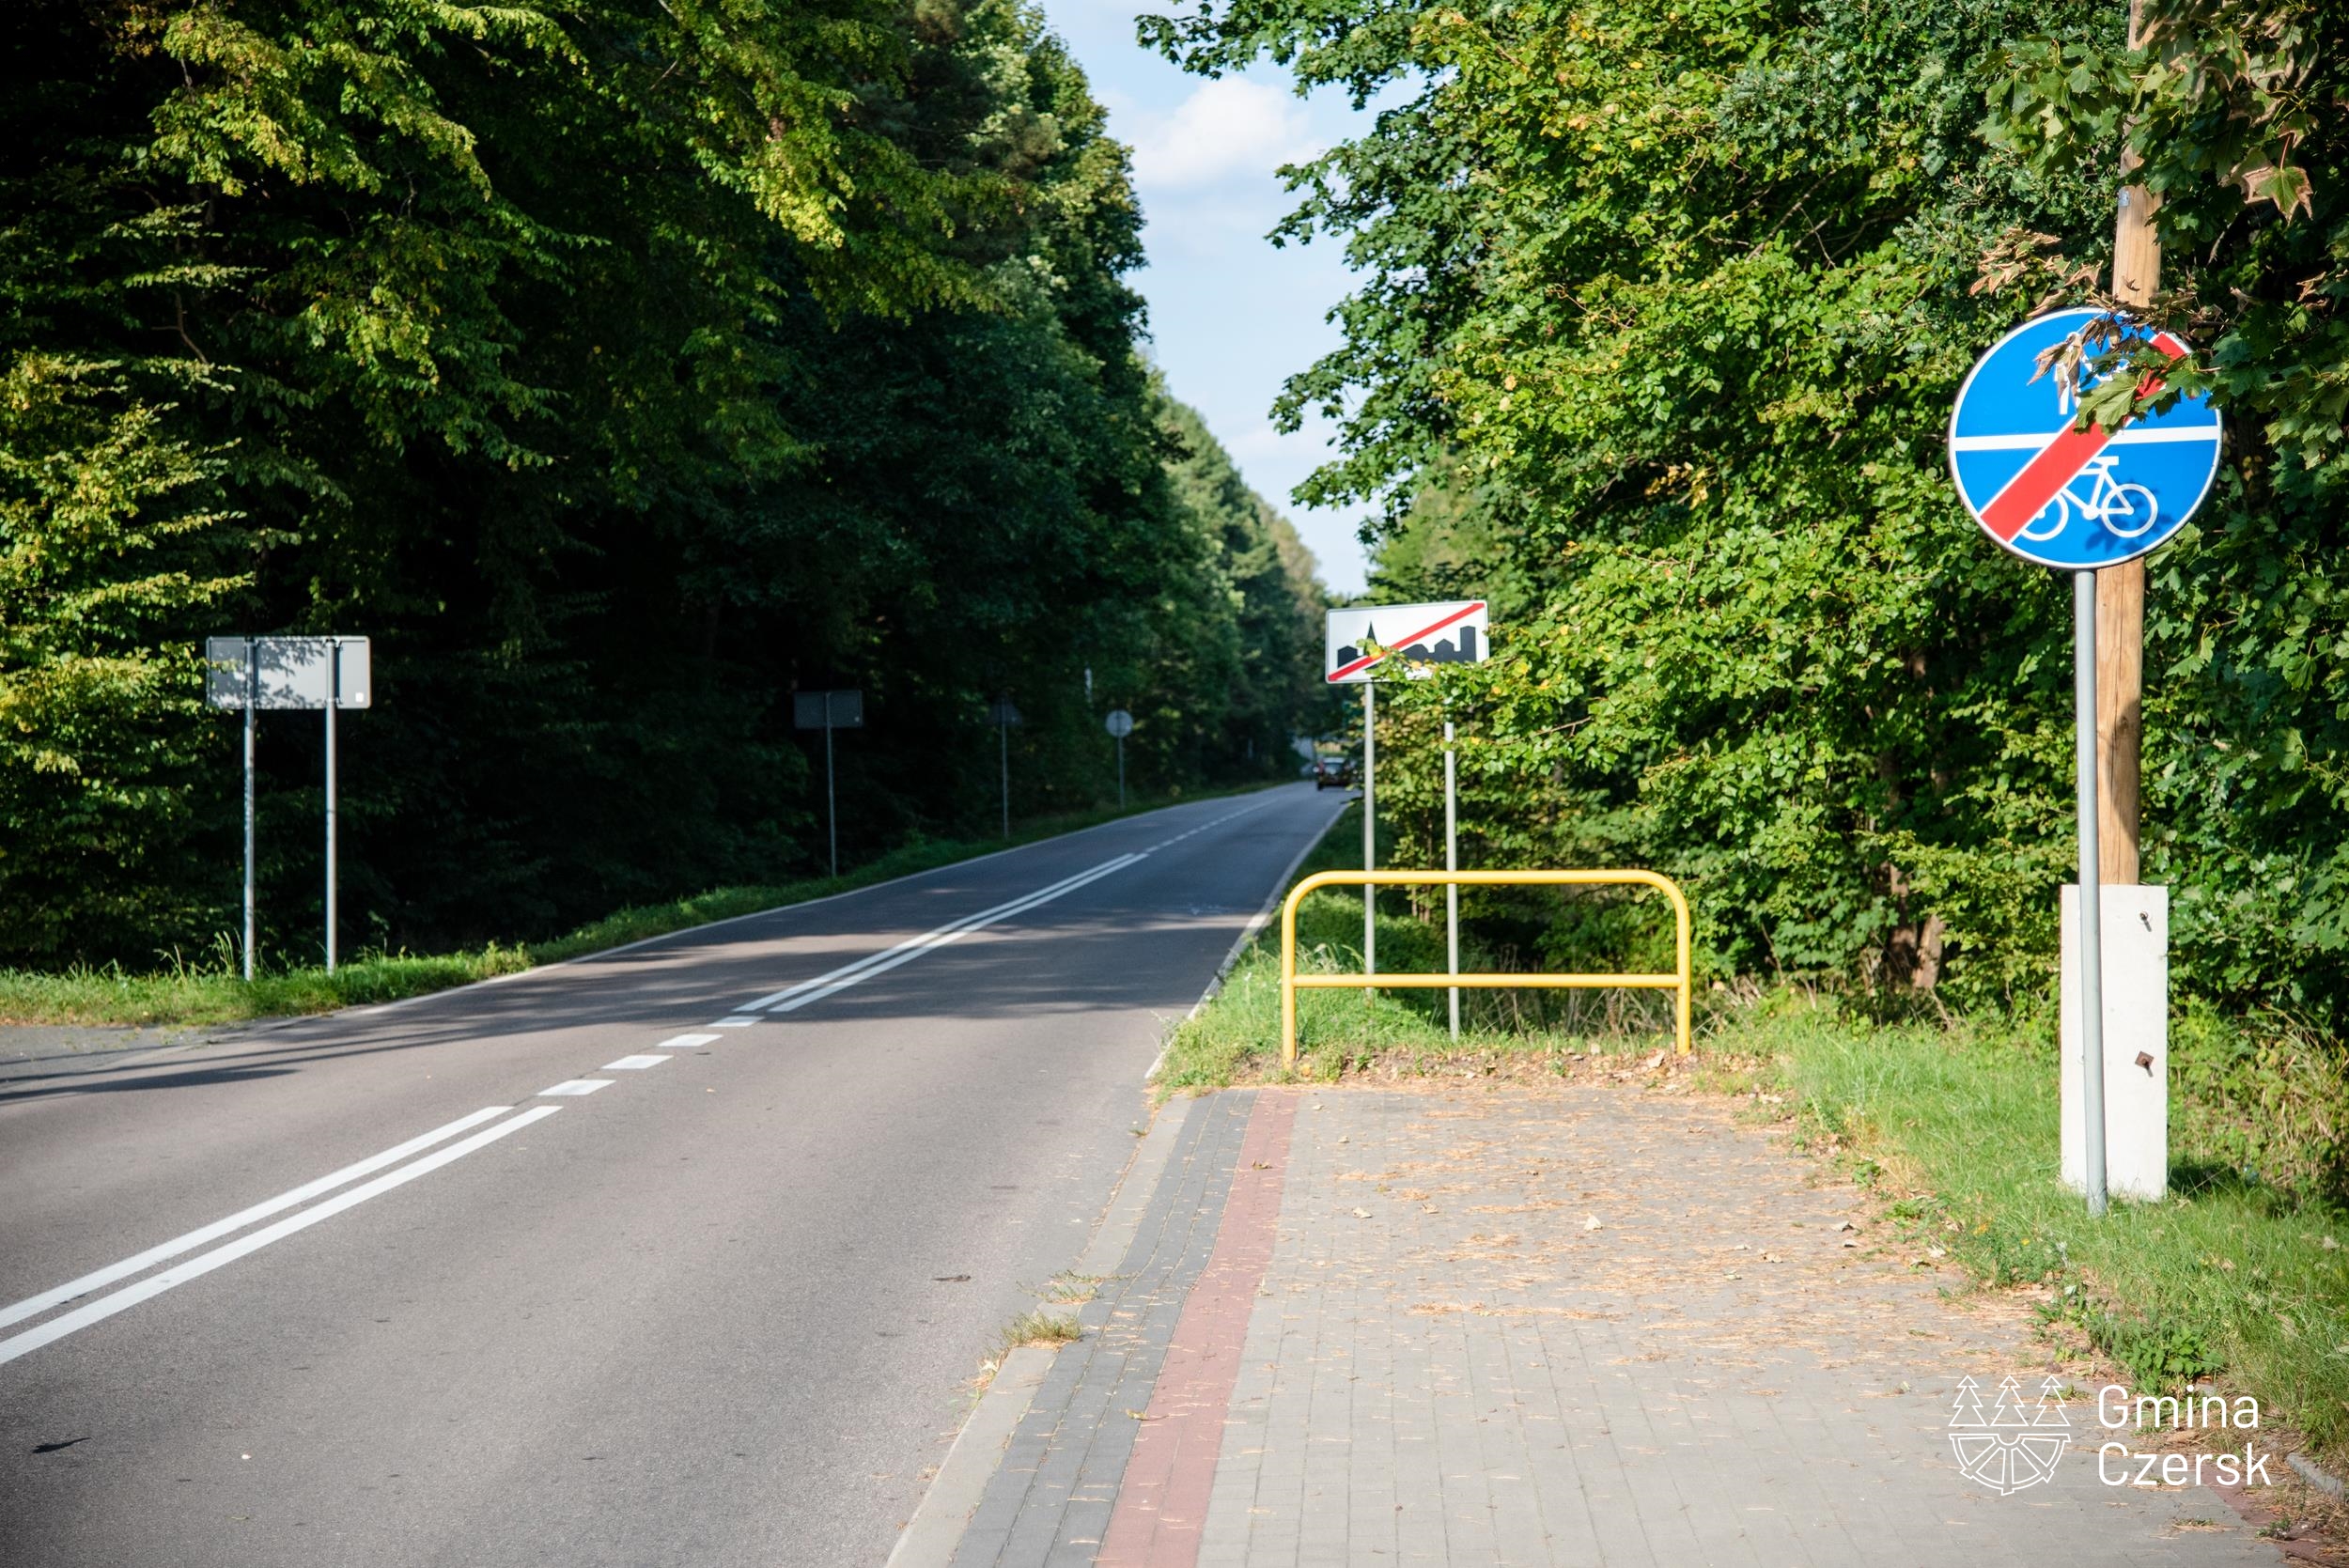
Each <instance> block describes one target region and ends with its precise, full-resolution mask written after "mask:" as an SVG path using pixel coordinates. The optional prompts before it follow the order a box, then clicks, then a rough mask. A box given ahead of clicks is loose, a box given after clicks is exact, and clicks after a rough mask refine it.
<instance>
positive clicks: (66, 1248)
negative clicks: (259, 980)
mask: <svg viewBox="0 0 2349 1568" xmlns="http://www.w3.org/2000/svg"><path fill="white" fill-rule="evenodd" d="M1339 804H1340V801H1339V800H1338V798H1337V797H1335V796H1333V795H1320V796H1316V794H1315V791H1314V790H1313V789H1311V788H1310V787H1307V786H1289V787H1284V788H1281V789H1277V790H1272V791H1268V792H1266V793H1264V794H1261V795H1253V796H1246V797H1240V798H1237V799H1228V800H1209V801H1201V802H1198V803H1196V804H1192V805H1186V806H1178V807H1175V808H1173V809H1170V810H1167V811H1161V812H1156V813H1152V814H1150V815H1144V816H1138V817H1132V818H1128V819H1127V820H1125V821H1122V822H1116V823H1112V824H1110V825H1108V826H1106V827H1101V828H1097V829H1093V830H1090V831H1085V832H1081V833H1074V834H1070V835H1068V836H1066V837H1064V838H1059V839H1053V840H1050V841H1048V842H1046V843H1042V844H1038V845H1034V846H1028V847H1026V848H1022V849H1019V850H1014V851H1011V852H1009V853H1007V854H1003V855H1000V856H995V857H991V858H989V859H987V860H984V861H977V862H966V863H965V864H963V865H960V866H954V867H948V868H946V869H944V870H942V871H939V872H933V873H929V874H927V875H925V876H922V877H913V878H909V879H907V880H904V881H900V882H895V883H891V884H888V885H886V886H883V887H879V888H874V889H869V890H866V891H864V892H863V893H851V894H848V895H846V896H844V897H840V898H836V899H832V900H828V901H825V902H822V903H818V904H812V905H801V906H799V907H797V908H791V909H786V910H783V911H779V912H776V913H773V914H770V915H761V916H755V917H753V918H751V919H748V920H744V921H739V922H734V923H729V924H724V925H721V926H717V927H711V928H707V929H704V930H702V931H699V932H692V933H683V934H680V935H679V936H677V937H674V938H667V939H661V940H659V941H657V942H654V943H650V944H646V945H642V946H638V947H635V948H632V949H629V950H625V951H622V952H619V953H615V954H614V955H606V956H602V957H599V958H595V959H590V960H586V961H583V962H580V963H576V964H571V965H568V966H564V967H560V968H556V969H552V970H540V971H537V972H535V973H532V974H529V975H524V976H521V977H519V978H517V979H514V980H512V981H510V982H506V983H502V984H497V985H492V986H476V987H474V988H471V989H467V990H464V991H458V992H449V993H443V995H440V996H437V997H432V998H427V999H424V1000H421V1001H414V1002H411V1003H407V1004H403V1005H399V1006H395V1007H391V1008H382V1009H374V1010H369V1011H360V1012H352V1013H348V1014H344V1015H340V1016H337V1017H330V1018H324V1019H319V1020H315V1021H310V1022H305V1023H302V1024H298V1025H292V1026H288V1027H285V1028H282V1029H278V1030H274V1031H271V1032H266V1033H260V1034H257V1035H253V1036H249V1037H246V1038H244V1039H241V1040H236V1041H229V1042H223V1043H217V1044H213V1045H209V1046H202V1047H198V1048H193V1049H181V1050H174V1051H170V1052H163V1053H157V1054H152V1055H132V1056H131V1057H130V1058H128V1059H127V1060H125V1061H124V1062H123V1063H120V1064H118V1065H113V1066H108V1067H105V1068H103V1069H101V1070H96V1071H79V1072H59V1073H55V1074H52V1075H42V1074H39V1073H36V1074H33V1075H30V1076H27V1077H23V1078H16V1079H10V1080H8V1081H7V1082H4V1083H0V1195H4V1196H0V1304H7V1303H15V1304H16V1305H15V1306H7V1305H0V1562H5V1563H6V1564H8V1565H9V1568H34V1565H38V1568H53V1565H54V1568H72V1565H81V1564H90V1565H104V1568H144V1565H149V1564H153V1565H169V1568H201V1565H210V1564H223V1565H230V1564H233V1565H236V1568H262V1565H269V1564H286V1565H288V1568H320V1565H327V1564H367V1565H376V1564H403V1565H404V1564H465V1565H469V1568H470V1565H481V1564H507V1563H549V1564H564V1565H567V1568H568V1565H587V1564H606V1563H609V1564H629V1565H642V1564H656V1563H657V1564H671V1563H675V1564H695V1565H720V1564H736V1563H741V1564H751V1563H755V1564H759V1565H761V1568H772V1565H775V1564H809V1565H816V1568H842V1565H846V1564H857V1563H878V1562H879V1561H880V1560H882V1559H883V1558H884V1557H885V1556H886V1555H887V1553H888V1551H889V1548H890V1546H891V1545H892V1543H893V1542H894V1538H895V1534H896V1530H897V1528H898V1526H899V1525H900V1524H901V1523H902V1521H903V1520H904V1519H905V1518H906V1517H907V1516H908V1515H909V1514H910V1513H911V1512H912V1509H913V1506H914V1504H915V1502H916V1501H917V1500H918V1499H919V1498H920V1495H921V1491H922V1487H923V1484H924V1479H925V1472H926V1467H930V1466H934V1465H935V1464H936V1463H937V1462H938V1461H939V1459H940V1458H941V1457H942V1455H943V1453H944V1451H945V1446H946V1444H947V1442H948V1441H949V1440H950V1439H951V1437H952V1436H953V1433H954V1430H955V1429H956V1427H957V1425H958V1423H959V1421H960V1420H961V1417H962V1414H963V1412H964V1410H965V1408H966V1398H967V1396H966V1395H965V1393H964V1392H963V1389H964V1386H965V1385H966V1384H967V1382H968V1380H969V1379H970V1378H971V1376H972V1374H973V1372H974V1371H975V1370H976V1368H977V1367H978V1364H979V1362H980V1361H981V1359H982V1358H983V1357H984V1356H985V1354H986V1353H987V1351H988V1346H989V1344H990V1343H991V1342H992V1340H993V1338H994V1336H995V1335H996V1333H997V1332H998V1331H999V1330H1000V1328H1001V1327H1002V1326H1003V1324H1004V1323H1005V1322H1006V1321H1007V1320H1008V1319H1009V1318H1010V1317H1012V1316H1013V1315H1014V1314H1015V1313H1017V1312H1019V1311H1021V1310H1023V1309H1024V1308H1025V1307H1027V1306H1028V1305H1029V1304H1031V1303H1032V1301H1033V1299H1034V1290H1035V1287H1036V1286H1038V1285H1039V1284H1041V1283H1042V1282H1043V1281H1045V1280H1046V1279H1048V1278H1049V1277H1050V1275H1051V1274H1052V1273H1054V1272H1055V1271H1056V1270H1057V1269H1060V1268H1063V1267H1065V1266H1066V1265H1068V1263H1069V1262H1070V1261H1071V1260H1073V1259H1074V1257H1075V1256H1076V1254H1077V1252H1078V1251H1079V1250H1080V1249H1081V1246H1082V1244H1083V1241H1084V1238H1085V1236H1086V1234H1087V1233H1088V1232H1089V1230H1090V1229H1091V1227H1092V1225H1093V1223H1094V1221H1095V1220H1096V1219H1097V1218H1098V1216H1099V1214H1100V1211H1101V1208H1102V1205H1103V1203H1105V1202H1106V1200H1107V1199H1108V1197H1109V1195H1110V1192H1111V1189H1112V1185H1113V1183H1114V1181H1115V1178H1116V1175H1117V1173H1118V1172H1119V1171H1120V1170H1121V1169H1122V1168H1123V1167H1124V1165H1125V1163H1126V1160H1127V1158H1128V1155H1129V1153H1130V1152H1131V1148H1132V1145H1133V1143H1134V1141H1135V1140H1134V1138H1133V1136H1132V1132H1131V1130H1130V1129H1132V1128H1135V1127H1137V1126H1141V1125H1142V1122H1143V1117H1144V1115H1145V1103H1144V1097H1143V1087H1142V1078H1143V1072H1144V1070H1145V1069H1146V1068H1147V1067H1148V1066H1149V1064H1150V1062H1151V1059H1152V1057H1153V1056H1154V1055H1155V1053H1156V1052H1157V1050H1158V1048H1159V1043H1160V1040H1161V1038H1162V1035H1163V1032H1164V1026H1165V1024H1166V1023H1167V1022H1168V1021H1170V1020H1172V1019H1174V1018H1176V1017H1181V1015H1182V1014H1183V1013H1184V1012H1185V1011H1186V1010H1187V1009H1188V1008H1189V1007H1190V1005H1191V1004H1192V1003H1193V1002H1194V1001H1197V999H1198V997H1199V994H1200V992H1201V990H1202V989H1203V988H1204V987H1205V986H1206V984H1207V982H1208V980H1209V979H1210V977H1211V976H1212V975H1213V973H1214V971H1215V969H1216V966H1217V964H1218V963H1219V962H1220V961H1221V958H1222V956H1223V955H1224V953H1225V952H1226V950H1227V949H1228V948H1229V946H1230V945H1231V942H1232V940H1233V939H1234V937H1235V936H1236V935H1237V933H1238V932H1239V930H1240V929H1241V927H1242V926H1243V925H1244V924H1246V923H1247V921H1248V919H1249V918H1250V917H1251V916H1252V915H1253V914H1254V913H1255V912H1256V910H1257V909H1258V908H1259V907H1260V906H1261V905H1262V903H1263V902H1264V900H1265V899H1266V897H1267V896H1268V894H1269V893H1271V891H1272V890H1273V887H1274V885H1275V882H1276V880H1277V878H1278V877H1279V876H1280V874H1281V872H1282V871H1283V869H1284V868H1285V867H1287V866H1288V865H1289V863H1290V862H1291V861H1292V860H1293V859H1294V858H1295V857H1296V856H1297V855H1298V854H1299V851H1300V850H1302V849H1303V848H1304V847H1305V846H1307V845H1308V844H1309V843H1311V842H1312V840H1313V839H1314V838H1315V837H1316V836H1317V835H1318V834H1319V832H1320V831H1322V830H1323V829H1324V828H1326V827H1327V826H1328V824H1329V822H1330V819H1331V818H1332V817H1333V816H1334V815H1335V814H1336V811H1337V810H1338V807H1339ZM1133 857H1138V858H1133ZM1055 889H1057V890H1058V891H1057V892H1056V893H1055V892H1054V891H1053V890H1055ZM1029 895H1049V896H1047V897H1045V899H1044V901H1042V902H1030V901H1029ZM973 916H981V917H983V918H982V919H981V920H980V921H979V922H978V923H976V924H967V925H962V926H960V927H959V928H958V929H956V930H952V931H945V930H942V929H941V928H945V927H949V926H953V925H955V924H956V923H957V922H963V921H966V920H968V919H969V918H970V917H973ZM926 935H930V936H931V937H932V938H933V939H931V940H928V941H925V940H923V939H924V938H925V936H926ZM908 943H910V945H907V946H900V945H899V944H908ZM882 955H886V956H882ZM859 965H863V967H862V968H859V967H858V966H859ZM825 976H831V977H832V978H830V979H823V978H822V977H825ZM810 982H820V983H818V984H814V985H810V984H808V983H810ZM759 1002H764V1003H767V1004H768V1005H767V1006H766V1007H765V1008H763V1009H760V1010H757V1011H755V1012H753V1011H752V1010H751V1007H750V1004H753V1003H759ZM732 1017H755V1019H756V1020H757V1021H755V1022H752V1023H748V1024H744V1025H738V1026H734V1027H724V1028H719V1027H710V1026H712V1025H714V1024H716V1023H717V1021H718V1020H720V1019H722V1018H732ZM686 1034H693V1035H701V1036H707V1037H708V1038H704V1039H701V1040H699V1041H696V1042H692V1043H689V1044H684V1045H666V1046H664V1045H663V1044H662V1042H664V1041H674V1040H676V1039H677V1037H678V1036H680V1035H686ZM630 1057H635V1058H638V1059H639V1060H640V1061H641V1060H643V1059H645V1058H653V1059H656V1060H655V1061H654V1063H653V1064H651V1065H642V1066H628V1065H624V1064H622V1063H623V1062H624V1059H626V1058H630ZM575 1080H584V1081H594V1080H602V1082H603V1086H602V1087H599V1088H597V1089H594V1090H592V1091H589V1092H587V1093H585V1094H568V1095H558V1096H545V1095H543V1094H542V1093H541V1092H542V1091H544V1090H546V1089H549V1088H551V1087H553V1086H555V1085H557V1084H558V1083H570V1082H573V1081H575ZM492 1108H498V1109H492ZM534 1112H535V1113H536V1117H535V1119H531V1118H532V1117H533V1113H534ZM469 1119H470V1120H469ZM459 1123H463V1124H464V1125H462V1126H453V1124H459ZM435 1134H438V1136H437V1138H432V1137H431V1136H430V1135H435ZM410 1145H413V1146H410ZM394 1150H401V1151H402V1152H401V1153H399V1154H398V1155H397V1156H396V1157H392V1158H389V1159H384V1160H382V1161H381V1162H380V1163H375V1164H372V1165H368V1167H367V1168H366V1169H364V1170H361V1171H358V1172H350V1170H349V1168H350V1167H351V1166H353V1165H354V1164H365V1163H366V1162H368V1161H369V1160H370V1159H371V1157H377V1156H380V1155H385V1154H389V1153H391V1152H392V1151H394ZM335 1177H339V1178H340V1179H338V1180H328V1179H327V1178H335ZM312 1184H316V1186H315V1187H312ZM305 1187H312V1190H310V1191H308V1192H306V1193H303V1194H301V1195H300V1196H298V1197H296V1198H294V1199H293V1201H291V1202H285V1203H282V1206H279V1207H276V1208H274V1209H269V1208H268V1207H267V1205H268V1204H269V1203H270V1202H271V1201H272V1200H282V1199H284V1198H285V1197H286V1196H287V1195H288V1194H293V1193H295V1192H296V1191H297V1189H301V1188H305ZM254 1208H263V1209H265V1210H266V1212H262V1213H257V1214H252V1215H249V1216H246V1215H245V1214H244V1211H247V1210H249V1209H254ZM221 1221H239V1222H234V1223H228V1224H225V1225H224V1224H218V1223H217V1222H221ZM207 1227H210V1228H213V1230H214V1234H209V1235H203V1234H199V1235H197V1236H196V1237H195V1238H194V1239H193V1240H190V1241H186V1242H185V1244H184V1245H182V1246H181V1247H179V1249H178V1250H176V1251H173V1252H172V1255H170V1256H169V1257H163V1256H156V1257H152V1258H151V1259H149V1260H148V1261H147V1262H146V1263H144V1264H143V1265H137V1266H119V1265H135V1264H137V1260H138V1259H139V1258H140V1256H141V1255H142V1254H145V1253H148V1252H150V1251H155V1250H162V1249H163V1244H166V1243H170V1242H173V1241H174V1240H175V1239H176V1238H183V1237H186V1236H188V1235H189V1234H190V1233H195V1232H199V1231H201V1230H203V1229H204V1228H207ZM93 1274H104V1275H110V1276H112V1277H109V1278H102V1279H100V1280H98V1281H93V1282H84V1281H88V1277H89V1276H91V1275H93ZM66 1287H71V1288H70V1289H66ZM51 1297H59V1298H56V1299H51Z"/></svg>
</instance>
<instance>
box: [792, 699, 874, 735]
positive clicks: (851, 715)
mask: <svg viewBox="0 0 2349 1568" xmlns="http://www.w3.org/2000/svg"><path fill="white" fill-rule="evenodd" d="M791 727H792V728H794V729H801V730H861V729H863V727H864V693H863V691H858V690H853V689H851V690H848V691H794V692H793V693H791Z"/></svg>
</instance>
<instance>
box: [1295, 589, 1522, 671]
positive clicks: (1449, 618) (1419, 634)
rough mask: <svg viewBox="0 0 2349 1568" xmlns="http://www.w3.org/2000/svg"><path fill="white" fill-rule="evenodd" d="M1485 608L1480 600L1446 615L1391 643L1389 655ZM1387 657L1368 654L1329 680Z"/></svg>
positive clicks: (1340, 666)
mask: <svg viewBox="0 0 2349 1568" xmlns="http://www.w3.org/2000/svg"><path fill="white" fill-rule="evenodd" d="M1484 608H1485V601H1484V600H1483V599H1481V598H1480V599H1478V600H1477V601H1476V602H1475V603H1474V604H1471V605H1470V606H1469V607H1468V608H1467V609H1466V610H1455V611H1454V612H1453V613H1451V614H1449V615H1446V616H1445V617H1444V618H1443V619H1442V620H1440V621H1438V622H1437V623H1436V624H1435V625H1433V626H1423V627H1421V628H1420V629H1418V630H1417V631H1414V632H1412V633H1411V634H1410V635H1409V636H1408V637H1398V638H1396V639H1395V640H1394V641H1393V642H1392V643H1389V644H1387V650H1388V653H1392V652H1394V651H1395V650H1396V649H1399V648H1408V647H1409V646H1410V645H1411V644H1413V643H1416V642H1418V641H1419V640H1420V639H1421V638H1423V637H1432V636H1434V635H1435V634H1436V633H1437V632H1439V631H1441V630H1442V629H1444V628H1445V627H1448V626H1450V625H1451V624H1452V623H1453V622H1455V621H1465V620H1467V619H1468V618H1469V617H1470V615H1473V614H1475V613H1477V612H1478V611H1479V610H1482V609H1484ZM1386 657H1387V654H1384V653H1366V654H1364V655H1362V657H1361V658H1360V659H1358V660H1354V662H1353V663H1351V664H1341V665H1339V666H1338V667H1337V668H1336V669H1334V670H1332V671H1330V675H1329V678H1330V679H1331V680H1344V679H1345V678H1346V676H1348V675H1352V674H1353V673H1354V672H1355V671H1357V670H1364V669H1368V668H1369V667H1370V666H1371V665H1373V664H1376V663H1377V662H1378V661H1379V660H1382V659H1384V658H1386Z"/></svg>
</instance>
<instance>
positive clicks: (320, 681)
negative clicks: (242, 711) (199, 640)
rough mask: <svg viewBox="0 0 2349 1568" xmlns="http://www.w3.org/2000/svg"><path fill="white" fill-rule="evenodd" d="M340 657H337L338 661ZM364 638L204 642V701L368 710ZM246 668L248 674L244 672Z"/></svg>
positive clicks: (370, 664) (228, 705)
mask: <svg viewBox="0 0 2349 1568" xmlns="http://www.w3.org/2000/svg"><path fill="white" fill-rule="evenodd" d="M337 655H339V657H337ZM368 655H369V648H368V644H367V640H366V638H364V637H208V638H206V639H205V640H204V666H205V676H204V700H205V701H206V702H207V703H208V704H210V706H213V707H226V708H241V707H243V706H246V704H247V702H248V701H250V702H251V704H252V706H255V707H257V708H263V709H268V708H318V707H326V706H330V705H329V703H328V701H327V694H328V691H329V689H330V688H332V689H333V692H334V702H333V704H332V705H331V706H334V707H367V706H372V699H371V698H370V697H369V695H368V692H369V690H370V688H371V686H372V685H373V683H372V682H371V681H370V680H369V679H368V675H369V672H370V670H371V669H372V668H373V660H371V659H370V658H369V656H368ZM248 663H249V664H250V666H251V667H250V668H248V667H247V666H248Z"/></svg>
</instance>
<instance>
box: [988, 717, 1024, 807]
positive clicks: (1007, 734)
mask: <svg viewBox="0 0 2349 1568" xmlns="http://www.w3.org/2000/svg"><path fill="white" fill-rule="evenodd" d="M988 717H989V718H991V719H993V720H994V721H995V750H996V760H997V763H998V765H999V766H1000V767H1001V768H1002V771H1003V842H1004V843H1005V844H1009V843H1010V842H1011V727H1012V725H1014V724H1016V723H1018V722H1019V706H1018V705H1017V704H1015V703H1014V702H1013V701H1012V700H1011V697H1010V695H1009V694H1008V693H998V694H997V696H996V698H995V700H994V701H993V702H991V703H989V704H988Z"/></svg>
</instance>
